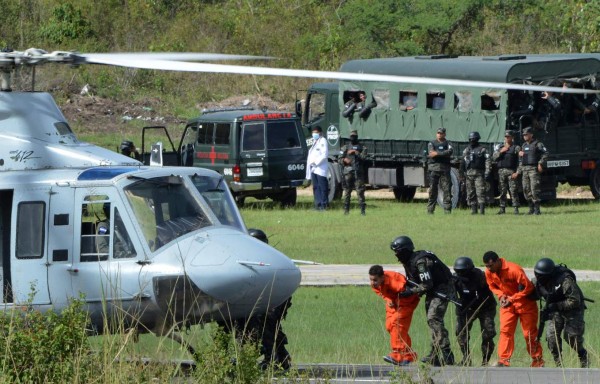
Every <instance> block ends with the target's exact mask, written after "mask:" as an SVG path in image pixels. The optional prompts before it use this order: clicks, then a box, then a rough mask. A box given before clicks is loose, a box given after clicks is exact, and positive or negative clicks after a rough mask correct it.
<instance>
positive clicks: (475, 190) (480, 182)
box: [461, 131, 491, 215]
mask: <svg viewBox="0 0 600 384" xmlns="http://www.w3.org/2000/svg"><path fill="white" fill-rule="evenodd" d="M479 139H481V136H479V132H477V131H474V132H471V133H469V146H468V147H467V148H465V150H464V151H463V158H462V164H461V168H462V170H463V171H465V172H466V177H467V204H469V205H470V206H471V214H473V215H476V214H477V207H478V206H479V212H481V214H482V215H484V214H485V199H486V195H487V185H486V180H489V178H490V176H491V173H490V172H491V160H490V155H489V154H488V153H487V151H486V149H485V148H484V147H483V146H482V145H480V144H479Z"/></svg>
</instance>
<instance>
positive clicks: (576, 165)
mask: <svg viewBox="0 0 600 384" xmlns="http://www.w3.org/2000/svg"><path fill="white" fill-rule="evenodd" d="M340 72H351V73H363V72H364V73H375V74H382V75H397V76H413V77H430V78H440V79H451V80H452V79H454V80H458V81H460V80H473V81H484V82H497V83H515V84H536V85H550V86H557V87H577V88H591V89H594V88H596V87H597V84H596V78H598V76H599V75H600V54H555V55H518V56H492V57H450V56H417V57H399V58H388V59H369V60H351V61H348V62H346V63H345V64H343V65H342V67H341V68H340ZM448 83H449V82H445V81H440V84H436V85H431V84H417V83H391V82H361V81H340V82H338V83H316V84H313V85H312V86H311V87H310V88H309V89H308V91H307V94H306V98H305V100H304V103H300V102H298V103H297V104H296V109H297V114H301V116H302V124H303V126H304V128H305V130H304V131H305V133H307V132H310V131H311V129H312V127H314V126H315V125H320V126H321V127H322V128H323V130H324V131H326V132H327V139H328V142H329V146H330V148H329V153H330V155H331V159H330V160H331V163H330V175H329V182H330V197H331V198H334V197H336V196H339V194H340V188H341V175H340V171H339V167H338V166H337V161H336V160H337V156H339V149H340V147H341V146H342V145H344V143H345V142H346V140H348V139H349V133H350V131H351V130H357V131H358V134H359V138H360V140H361V142H362V143H363V144H364V145H365V146H367V147H368V151H369V154H370V157H369V159H368V161H367V164H366V166H367V168H368V171H367V172H366V174H367V176H368V180H367V182H368V183H369V184H370V185H371V186H375V187H389V188H392V189H393V191H394V195H395V197H396V198H397V199H398V200H401V201H407V200H411V199H412V198H413V197H414V194H415V191H416V188H417V187H427V186H428V178H427V177H426V174H427V163H426V160H427V158H426V155H427V152H426V149H427V143H428V142H429V141H431V140H433V139H434V138H435V132H436V130H437V128H439V127H444V128H446V130H447V138H448V140H449V141H451V142H452V143H453V146H454V155H455V156H454V159H453V169H452V184H453V185H452V195H453V199H452V202H453V206H456V205H457V204H458V203H459V200H460V198H461V195H462V194H463V189H464V188H463V187H462V186H461V182H460V180H461V177H460V173H459V168H458V165H459V160H460V159H459V158H460V155H461V154H462V151H463V150H464V148H465V147H466V146H467V145H468V135H469V132H471V131H478V132H479V133H480V135H481V141H480V142H481V143H482V144H483V145H484V146H486V148H487V149H488V150H489V151H493V149H494V146H495V145H497V144H499V143H502V142H503V138H504V131H505V130H506V129H512V130H515V131H517V133H518V135H517V138H518V139H519V140H521V139H522V138H521V134H520V133H521V130H522V129H523V128H524V127H526V126H532V127H533V128H534V129H535V137H536V138H537V139H539V140H541V141H542V142H543V143H544V144H545V145H546V147H547V149H548V150H549V152H550V158H549V160H548V162H547V163H546V164H545V170H544V172H543V174H542V175H543V177H542V194H543V198H544V199H545V200H550V199H554V198H555V197H556V187H557V185H558V183H565V182H568V183H570V184H571V185H589V186H590V187H591V190H592V193H593V194H594V196H595V197H596V198H597V199H598V198H600V170H599V168H600V167H599V166H600V164H599V161H600V122H599V118H598V104H599V99H598V96H597V94H593V93H591V94H585V95H580V94H578V95H575V94H569V93H562V94H554V95H552V94H548V93H542V92H531V91H521V90H507V89H503V88H493V87H490V88H480V87H471V86H461V85H460V84H459V85H456V81H454V82H450V83H454V84H453V85H448ZM598 88H600V87H598ZM360 92H364V93H365V94H366V96H367V100H366V102H365V105H363V106H361V107H360V108H362V109H363V110H362V111H361V112H360V113H357V112H356V111H355V112H354V113H347V112H346V111H347V108H345V107H347V106H348V103H351V100H352V99H355V96H356V94H357V93H360ZM360 108H359V109H360ZM365 109H366V110H365ZM344 115H346V116H347V117H345V116H344ZM441 199H442V197H441V196H440V197H439V201H440V202H441Z"/></svg>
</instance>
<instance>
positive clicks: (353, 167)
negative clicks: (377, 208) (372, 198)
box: [339, 131, 367, 216]
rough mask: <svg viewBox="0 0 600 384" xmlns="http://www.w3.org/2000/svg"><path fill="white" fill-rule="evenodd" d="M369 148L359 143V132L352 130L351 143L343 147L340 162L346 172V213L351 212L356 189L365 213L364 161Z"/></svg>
mask: <svg viewBox="0 0 600 384" xmlns="http://www.w3.org/2000/svg"><path fill="white" fill-rule="evenodd" d="M366 156H367V148H366V147H365V146H364V145H362V144H361V143H359V141H358V132H356V131H352V132H350V143H349V144H346V145H344V146H343V147H342V148H341V156H340V159H339V163H340V165H341V166H342V171H343V174H344V183H343V184H344V215H347V214H348V213H350V197H351V195H352V190H353V189H356V195H357V197H358V205H359V206H360V214H361V215H363V216H364V215H365V208H366V203H365V181H364V166H363V162H364V160H365V158H366Z"/></svg>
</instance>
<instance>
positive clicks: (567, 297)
mask: <svg viewBox="0 0 600 384" xmlns="http://www.w3.org/2000/svg"><path fill="white" fill-rule="evenodd" d="M533 271H534V273H535V281H533V283H534V284H535V288H536V291H537V293H538V295H539V297H540V298H541V299H542V300H544V301H545V302H546V305H545V307H544V308H543V309H542V312H541V313H540V316H542V318H544V317H545V319H546V341H547V342H548V349H550V352H551V353H552V356H553V357H554V362H555V363H556V365H557V366H558V367H562V365H563V362H562V340H561V338H560V337H561V333H563V332H564V333H563V337H564V339H565V341H566V342H567V343H568V344H569V345H570V346H571V348H573V350H575V351H576V352H577V356H578V357H579V361H580V363H581V367H582V368H587V367H589V361H588V352H587V350H586V349H585V348H584V347H583V333H584V332H585V322H584V320H583V315H584V311H585V309H586V307H585V303H584V297H583V293H582V292H581V289H580V288H579V286H578V285H577V279H576V278H575V273H574V272H573V271H572V270H570V269H569V268H567V267H566V266H565V265H562V264H559V265H556V264H555V263H554V261H553V260H552V259H549V258H543V259H540V260H539V261H538V262H537V263H536V264H535V267H534V269H533ZM538 337H541V335H538Z"/></svg>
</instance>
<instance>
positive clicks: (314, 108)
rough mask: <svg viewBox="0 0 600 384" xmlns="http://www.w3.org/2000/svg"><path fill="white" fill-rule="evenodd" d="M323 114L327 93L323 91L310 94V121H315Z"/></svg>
mask: <svg viewBox="0 0 600 384" xmlns="http://www.w3.org/2000/svg"><path fill="white" fill-rule="evenodd" d="M336 104H337V103H336ZM323 115H325V95H324V94H322V93H312V94H310V95H309V96H308V122H312V121H315V120H317V119H318V118H319V117H321V116H323Z"/></svg>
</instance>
